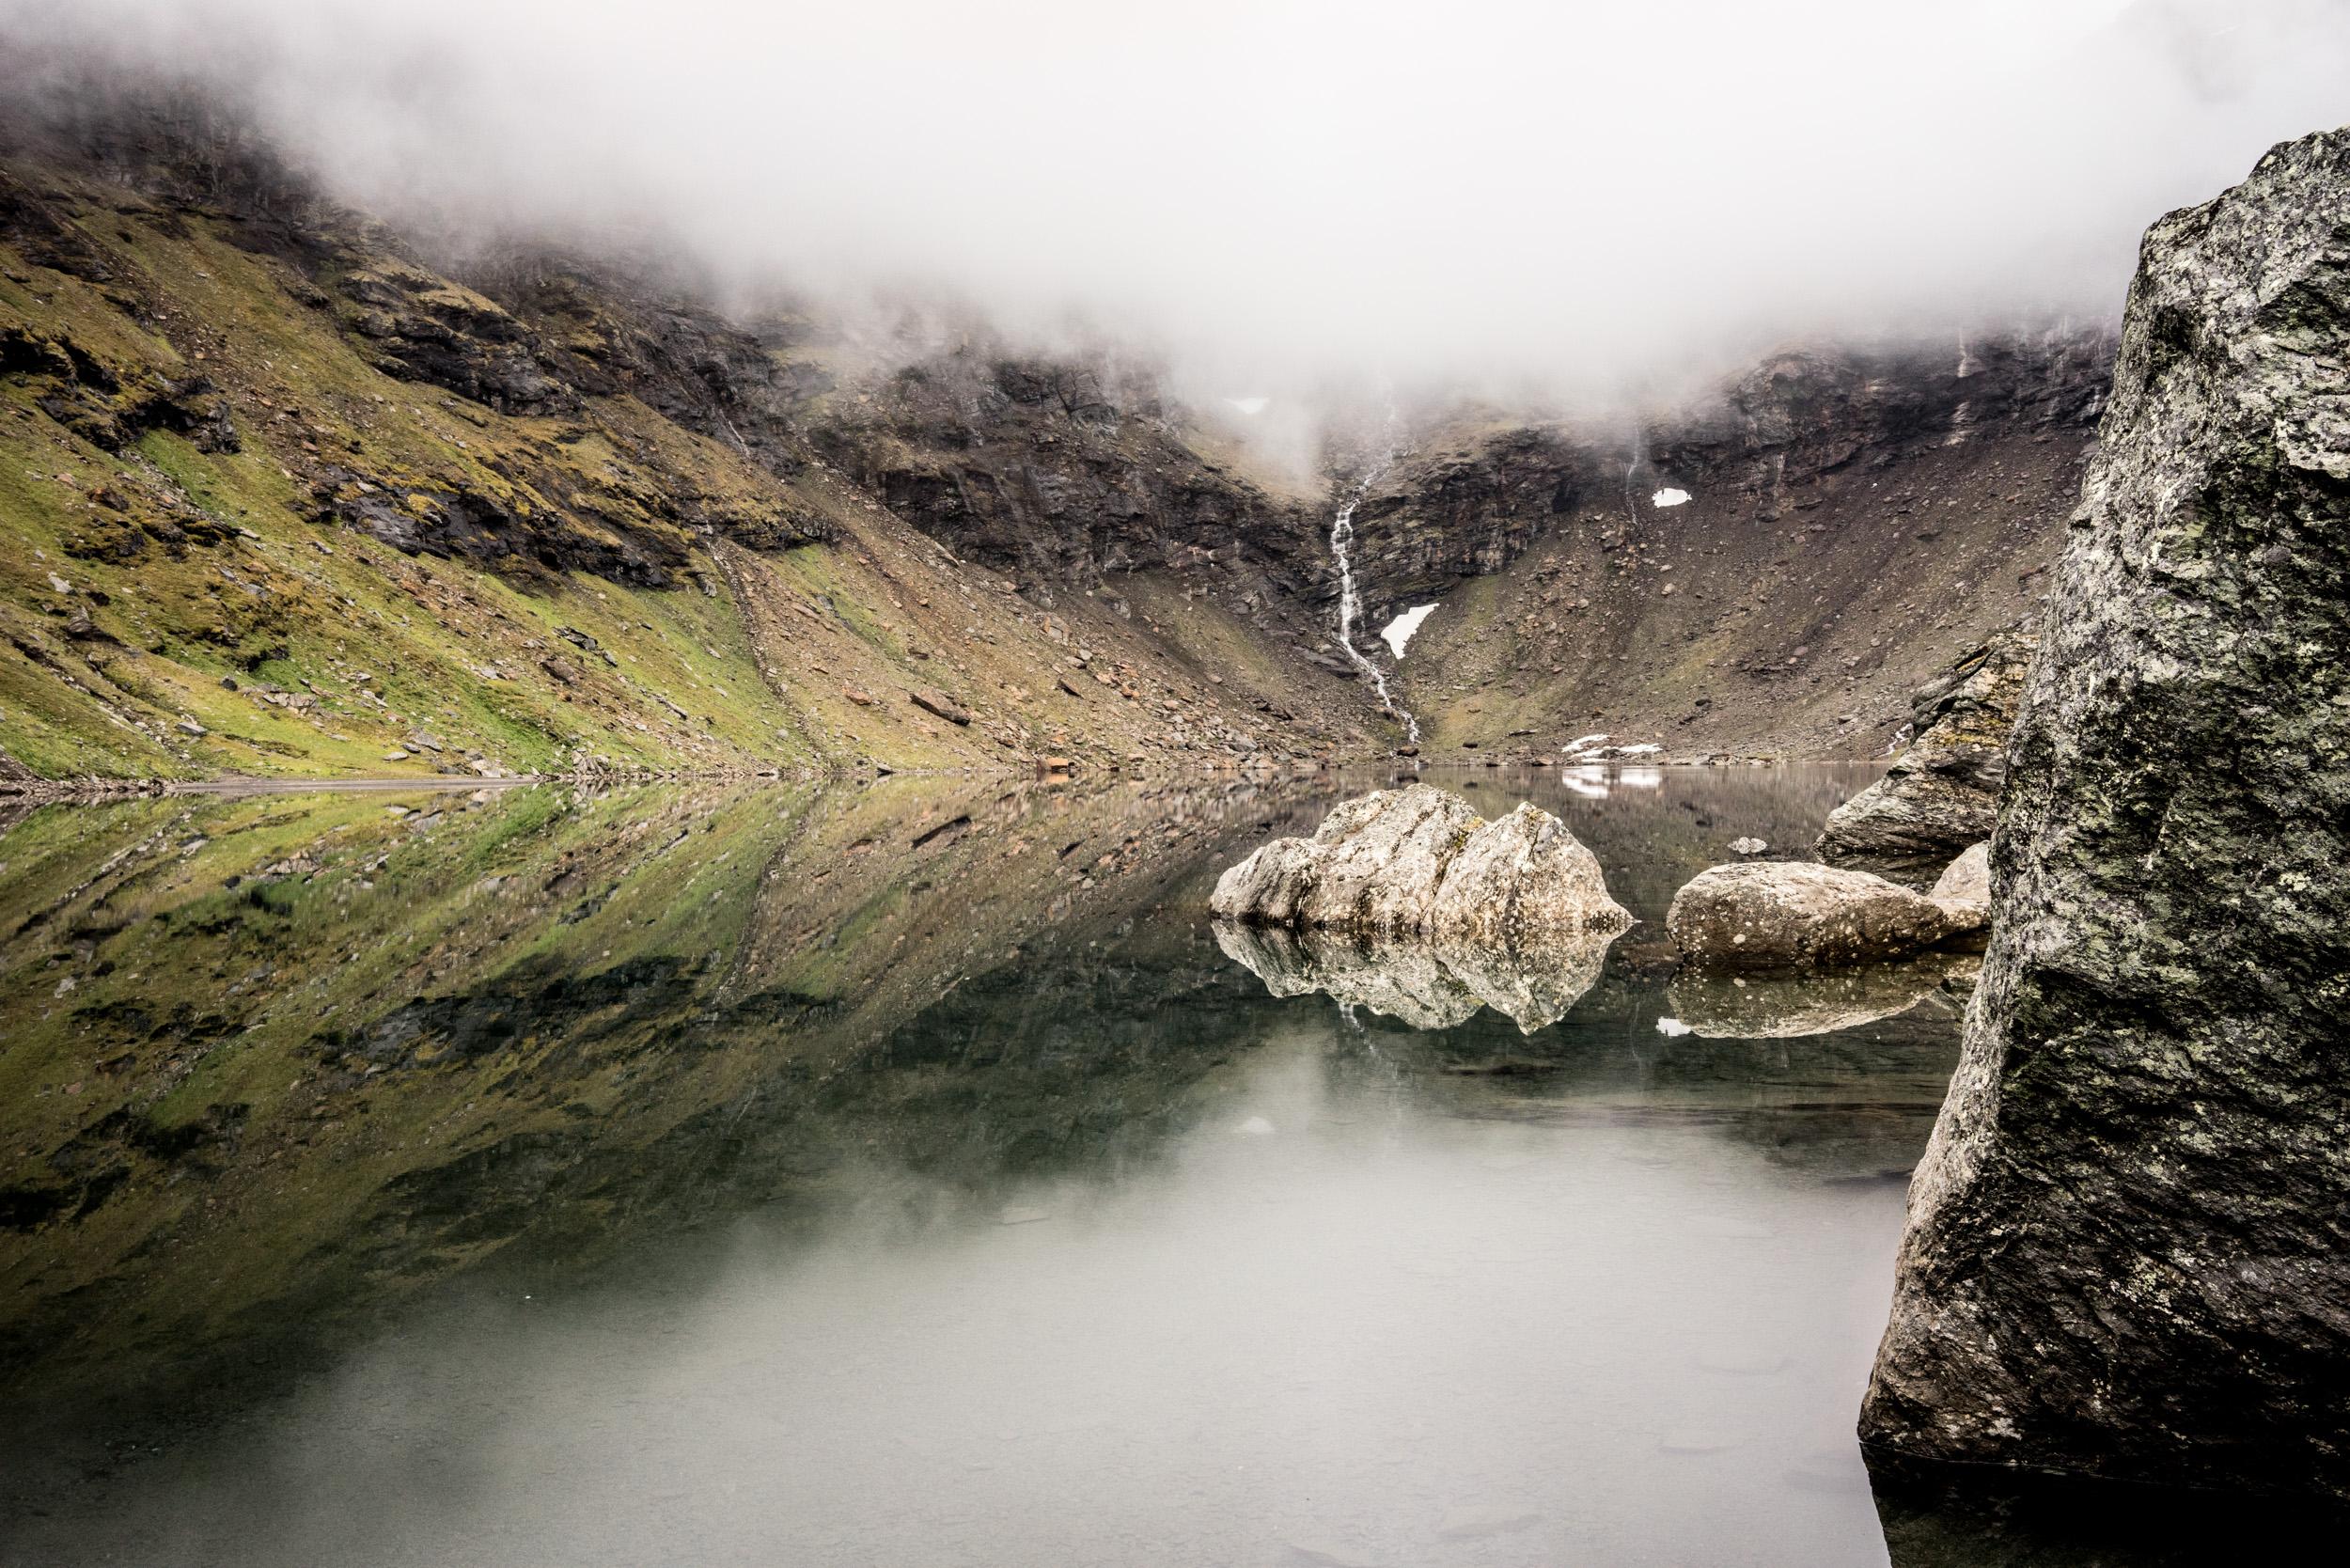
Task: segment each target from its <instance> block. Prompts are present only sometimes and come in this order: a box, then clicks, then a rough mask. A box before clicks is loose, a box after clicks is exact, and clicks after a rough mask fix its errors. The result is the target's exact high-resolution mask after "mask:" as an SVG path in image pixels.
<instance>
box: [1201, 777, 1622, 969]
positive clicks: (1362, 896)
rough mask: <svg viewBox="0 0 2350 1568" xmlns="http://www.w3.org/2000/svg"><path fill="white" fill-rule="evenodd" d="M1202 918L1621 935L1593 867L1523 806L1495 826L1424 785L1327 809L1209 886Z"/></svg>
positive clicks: (1559, 828) (1382, 931) (1616, 910)
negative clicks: (1309, 833)
mask: <svg viewBox="0 0 2350 1568" xmlns="http://www.w3.org/2000/svg"><path fill="white" fill-rule="evenodd" d="M1210 907H1211V908H1213V909H1214V911H1215V913H1216V914H1217V915H1218V916H1220V917H1224V918H1225V919H1228V920H1240V921H1245V922H1247V923H1249V924H1254V925H1277V926H1303V927H1324V928H1332V929H1337V930H1342V931H1353V932H1361V933H1369V934H1373V935H1399V934H1409V933H1427V934H1434V935H1451V936H1458V937H1463V938H1466V939H1470V940H1476V941H1483V942H1490V943H1498V942H1502V941H1504V940H1506V939H1509V938H1510V937H1512V935H1513V933H1521V932H1576V931H1584V930H1596V931H1622V930H1623V929H1624V928H1625V927H1627V926H1629V925H1630V924H1631V923H1632V917H1631V916H1630V915H1628V914H1626V913H1625V912H1624V910H1623V908H1622V906H1621V905H1619V904H1618V903H1617V902H1615V900H1613V899H1611V898H1609V897H1608V896H1607V885H1606V879H1605V878H1604V877H1603V876H1602V875H1601V873H1600V867H1599V861H1598V859H1597V858H1596V857H1595V856H1594V855H1592V854H1591V852H1590V850H1588V849H1586V848H1584V847H1583V845H1582V843H1581V842H1580V841H1579V840H1578V839H1576V838H1575V835H1574V834H1572V833H1570V832H1568V831H1567V828H1566V825H1565V824H1564V823H1561V822H1559V819H1558V818H1556V817H1554V816H1552V815H1551V814H1550V813H1549V812H1547V811H1543V810H1542V809H1540V808H1536V807H1533V806H1530V805H1522V806H1520V807H1519V808H1517V809H1516V810H1515V811H1512V812H1511V813H1510V814H1509V815H1508V816H1506V817H1502V818H1500V819H1498V820H1496V821H1495V822H1490V823H1489V822H1486V821H1484V820H1483V819H1482V818H1481V817H1479V816H1478V814H1477V811H1476V808H1473V807H1471V806H1470V805H1469V803H1468V802H1467V801H1465V800H1463V799H1462V798H1461V797H1460V796H1459V795H1456V794H1453V793H1452V792H1449V791H1446V790H1439V789H1437V788H1436V787H1435V786H1434V785H1431V784H1414V785H1411V786H1409V787H1408V788H1405V789H1402V790H1379V791H1374V792H1372V793H1371V794H1367V795H1362V796H1359V797H1357V798H1356V799H1354V800H1350V801H1347V802H1345V803H1344V804H1343V805H1340V806H1339V807H1336V808H1333V809H1332V810H1331V812H1330V814H1329V815H1328V816H1327V817H1325V818H1324V819H1323V822H1322V825H1321V827H1319V828H1318V829H1316V830H1315V832H1314V835H1313V837H1312V838H1310V839H1275V840H1274V841H1273V842H1272V843H1269V844H1266V845H1265V846H1263V847H1262V848H1261V849H1259V850H1258V851H1257V852H1256V853H1255V854H1253V855H1249V856H1248V858H1246V860H1243V861H1242V862H1241V863H1240V864H1239V865H1237V866H1234V867H1232V868H1231V869H1230V870H1228V871H1226V872H1225V873H1224V875H1223V876H1222V877H1221V878H1219V879H1218V880H1217V882H1216V885H1215V893H1214V897H1213V898H1212V899H1211V901H1210Z"/></svg>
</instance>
